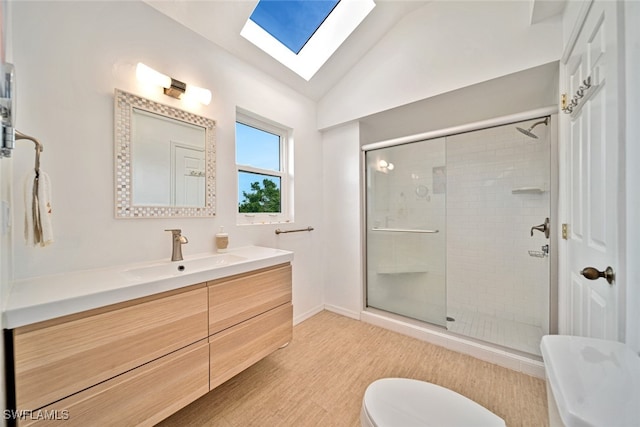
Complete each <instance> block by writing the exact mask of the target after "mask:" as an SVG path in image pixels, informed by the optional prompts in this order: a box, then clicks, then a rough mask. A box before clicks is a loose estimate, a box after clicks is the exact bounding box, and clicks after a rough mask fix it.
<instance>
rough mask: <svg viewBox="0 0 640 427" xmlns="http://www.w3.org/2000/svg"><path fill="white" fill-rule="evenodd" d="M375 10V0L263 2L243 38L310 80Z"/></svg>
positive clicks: (264, 0) (256, 9) (269, 0)
mask: <svg viewBox="0 0 640 427" xmlns="http://www.w3.org/2000/svg"><path fill="white" fill-rule="evenodd" d="M374 7H375V3H374V1H373V0H340V1H335V0H315V1H308V0H306V1H304V0H303V1H300V0H287V1H278V0H260V1H258V4H257V6H256V8H255V9H254V11H253V13H252V14H251V16H250V17H249V19H247V22H246V23H245V24H244V27H243V28H242V31H241V32H240V35H241V36H242V37H244V38H245V39H247V40H249V41H250V42H251V43H253V44H254V45H256V46H257V47H259V48H260V49H262V50H263V51H264V52H266V53H267V54H269V55H270V56H271V57H273V58H274V59H276V60H277V61H279V62H280V63H282V64H283V65H285V66H286V67H288V68H289V69H290V70H292V71H293V72H295V73H296V74H298V75H299V76H300V77H302V78H303V79H305V80H307V81H308V80H310V79H311V78H312V77H313V76H314V74H315V73H316V72H317V71H318V70H319V69H320V67H322V66H323V65H324V63H325V62H326V61H327V60H328V59H329V58H330V57H331V55H333V53H334V52H335V51H336V50H337V49H338V48H339V47H340V45H341V44H342V43H343V42H344V41H345V40H346V39H347V37H349V35H351V33H352V32H353V31H354V30H355V29H356V28H357V27H358V25H360V23H361V22H362V21H363V20H364V19H365V18H366V17H367V15H368V14H369V12H371V10H373V8H374Z"/></svg>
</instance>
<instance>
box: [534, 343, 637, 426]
mask: <svg viewBox="0 0 640 427" xmlns="http://www.w3.org/2000/svg"><path fill="white" fill-rule="evenodd" d="M540 349H541V350H542V357H543V359H544V365H545V371H546V375H547V381H549V385H550V387H551V390H552V392H553V396H554V398H555V401H556V405H557V406H558V412H559V413H560V417H561V418H562V421H563V422H564V424H565V425H566V426H567V427H577V426H581V427H583V426H585V427H586V426H594V427H595V426H606V425H620V426H631V425H638V422H639V420H640V356H638V355H637V354H636V353H635V352H634V351H633V350H631V349H630V348H629V347H628V346H627V345H625V344H623V343H620V342H617V341H607V340H600V339H596V338H586V337H575V336H568V335H546V336H544V337H543V338H542V341H541V343H540Z"/></svg>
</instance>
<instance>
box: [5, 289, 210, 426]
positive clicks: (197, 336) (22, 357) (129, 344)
mask: <svg viewBox="0 0 640 427" xmlns="http://www.w3.org/2000/svg"><path fill="white" fill-rule="evenodd" d="M190 289H191V290H189V291H179V292H178V291H173V292H169V293H164V294H160V295H158V296H157V297H156V296H154V297H149V298H144V299H141V300H137V301H133V302H129V303H123V304H116V305H114V306H111V307H107V309H106V310H105V309H101V310H95V311H90V312H87V313H86V316H83V315H82V313H81V314H79V315H73V316H70V317H71V319H70V320H69V321H65V322H63V323H60V321H55V319H54V320H52V321H49V322H43V324H40V325H36V326H25V327H23V328H18V329H16V330H15V331H14V363H15V389H16V404H17V408H18V409H25V410H34V409H38V408H41V407H43V406H45V405H48V404H50V403H51V402H54V401H56V400H58V399H62V398H64V397H67V396H69V395H71V394H73V393H76V392H78V391H80V390H83V389H85V388H87V387H90V386H92V385H94V384H97V383H99V382H101V381H104V380H107V379H109V378H112V377H114V376H116V375H119V374H122V373H123V372H126V371H128V370H130V369H132V368H135V367H137V366H140V365H142V364H143V363H147V362H149V361H151V360H154V359H156V358H158V357H160V356H164V355H166V354H168V353H170V352H172V351H175V350H177V349H180V348H182V347H185V346H187V345H189V344H192V343H194V342H196V341H198V340H201V339H204V338H206V337H207V336H208V322H207V289H206V287H205V286H204V284H202V285H199V286H197V288H193V287H192V288H190ZM148 391H151V390H148ZM132 396H133V395H132ZM85 425H88V424H85ZM93 425H97V424H95V423H93Z"/></svg>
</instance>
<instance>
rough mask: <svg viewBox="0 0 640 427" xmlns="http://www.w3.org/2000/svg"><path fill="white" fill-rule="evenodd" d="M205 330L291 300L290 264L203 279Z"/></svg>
mask: <svg viewBox="0 0 640 427" xmlns="http://www.w3.org/2000/svg"><path fill="white" fill-rule="evenodd" d="M207 285H208V286H209V334H215V333H216V332H219V331H222V330H223V329H226V328H228V327H230V326H233V325H235V324H238V323H240V322H242V321H244V320H247V319H249V318H251V317H254V316H257V315H258V314H260V313H264V312H265V311H267V310H270V309H272V308H274V307H277V306H279V305H282V304H284V303H287V302H290V301H291V265H290V264H282V265H279V266H276V267H272V268H268V269H264V270H261V271H259V272H257V273H255V272H254V273H249V274H245V275H240V276H235V277H233V278H231V279H221V280H215V281H211V282H207Z"/></svg>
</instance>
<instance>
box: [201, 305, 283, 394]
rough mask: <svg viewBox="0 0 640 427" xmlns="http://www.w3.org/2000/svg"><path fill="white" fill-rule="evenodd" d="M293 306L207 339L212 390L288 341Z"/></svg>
mask: <svg viewBox="0 0 640 427" xmlns="http://www.w3.org/2000/svg"><path fill="white" fill-rule="evenodd" d="M292 336H293V306H292V305H291V304H290V303H287V304H283V305H282V306H280V307H277V308H275V309H273V310H270V311H268V312H266V313H263V314H261V315H259V316H256V317H253V318H252V319H250V320H247V321H246V322H242V323H240V324H239V325H236V326H233V327H231V328H228V329H225V330H224V331H222V332H219V333H217V334H215V335H213V336H211V337H209V346H210V347H209V353H210V356H211V362H210V366H211V375H210V380H209V381H210V388H211V389H214V388H215V387H217V386H219V385H220V384H222V383H223V382H225V381H227V380H228V379H229V378H231V377H233V376H235V375H236V374H238V373H240V372H242V371H243V370H245V369H246V368H248V367H249V366H251V365H253V364H254V363H256V362H257V361H259V360H261V359H263V358H264V357H266V356H268V355H269V354H271V353H272V352H274V351H275V350H277V349H278V348H280V347H282V346H283V345H285V344H287V343H288V342H289V341H291V339H292Z"/></svg>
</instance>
